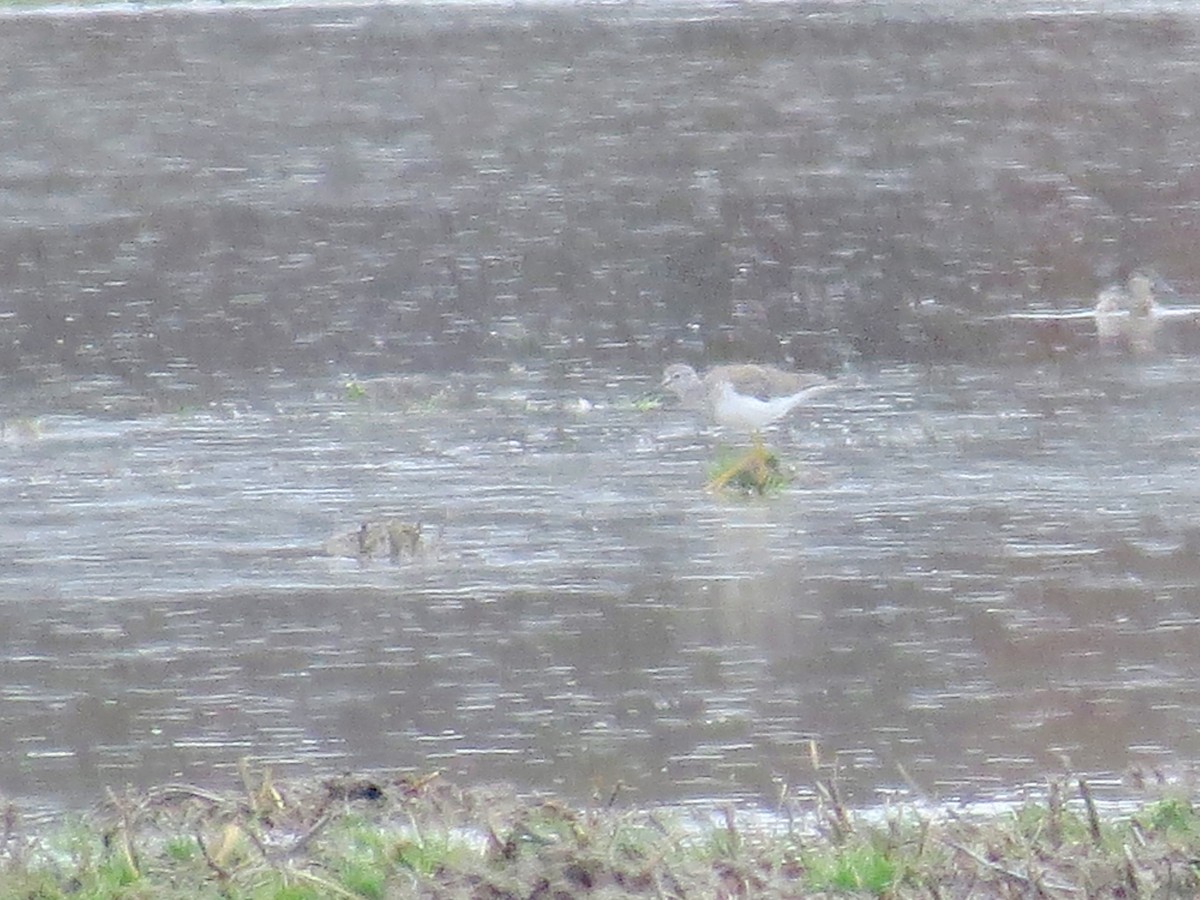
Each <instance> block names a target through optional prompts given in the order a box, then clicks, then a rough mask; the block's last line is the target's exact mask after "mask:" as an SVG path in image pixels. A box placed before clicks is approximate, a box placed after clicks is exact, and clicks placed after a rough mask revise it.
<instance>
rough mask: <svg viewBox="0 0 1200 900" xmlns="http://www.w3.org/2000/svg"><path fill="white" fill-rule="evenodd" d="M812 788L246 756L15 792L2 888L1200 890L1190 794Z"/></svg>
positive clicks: (102, 899)
mask: <svg viewBox="0 0 1200 900" xmlns="http://www.w3.org/2000/svg"><path fill="white" fill-rule="evenodd" d="M814 759H815V757H814ZM817 787H818V793H817V799H815V800H812V801H809V805H808V806H807V808H792V809H791V815H790V816H789V821H792V822H795V821H807V822H809V826H808V827H807V829H806V830H804V831H798V830H797V829H796V828H795V826H793V827H791V828H786V829H785V828H783V827H782V826H783V824H784V823H783V822H782V821H781V822H777V823H775V826H774V827H766V828H761V827H749V826H747V824H746V823H745V822H743V821H741V820H739V818H738V814H737V812H736V811H735V810H733V809H732V808H731V809H729V810H726V811H725V814H724V816H723V817H722V819H721V820H719V821H718V822H716V823H711V822H706V823H704V824H700V825H697V824H695V823H694V822H690V821H683V822H680V821H675V820H672V819H671V818H670V817H667V816H664V815H662V814H660V813H656V812H653V811H646V812H637V811H620V810H617V809H613V808H611V806H606V807H605V808H603V809H585V810H580V809H573V808H570V807H567V806H564V805H562V804H558V803H554V802H535V801H522V800H521V799H520V798H518V797H516V796H513V795H505V794H497V793H495V792H490V793H484V792H481V791H467V790H463V789H460V788H457V787H455V786H453V785H450V784H448V783H446V782H444V781H442V780H441V779H440V778H439V777H437V776H436V775H431V776H426V777H424V778H413V777H412V776H399V777H396V778H393V779H390V780H381V779H374V778H354V777H350V776H344V777H341V778H335V779H330V780H327V781H325V782H322V783H319V784H287V785H282V784H277V783H276V782H275V781H274V780H273V779H272V778H271V775H270V772H269V771H268V770H263V771H260V772H252V771H251V770H250V769H249V767H244V768H243V770H242V783H241V784H240V785H239V789H238V790H237V791H236V792H233V793H230V794H228V795H218V794H212V793H208V792H205V791H203V790H200V789H195V788H189V787H186V786H180V785H173V786H170V787H168V788H163V789H161V790H159V791H152V792H149V793H148V794H145V795H129V796H125V797H115V796H114V797H110V798H109V802H108V804H107V805H106V806H105V807H104V809H103V811H102V812H101V813H99V814H97V815H95V816H92V817H89V818H87V819H79V820H76V821H73V822H68V823H67V824H65V825H62V826H59V828H58V829H57V830H56V831H54V832H53V833H43V832H39V831H34V832H32V833H25V832H24V831H23V830H22V829H21V827H20V818H19V816H17V815H16V814H15V812H12V810H11V808H10V810H9V813H8V815H7V819H8V820H9V821H10V822H11V823H13V824H12V825H11V826H10V827H9V829H8V833H7V835H6V836H5V840H4V841H2V842H0V900H8V898H10V897H11V898H23V900H68V898H70V900H142V898H146V900H184V898H187V900H318V898H319V900H325V898H345V900H387V898H392V897H410V896H421V897H430V898H462V897H508V896H511V897H531V896H546V897H555V896H557V897H576V896H597V897H605V898H613V900H616V898H625V897H628V898H634V897H660V896H671V897H677V896H697V897H714V896H726V897H751V896H789V897H803V896H812V895H823V896H840V897H887V898H895V900H904V898H928V897H931V896H932V897H941V898H958V897H964V898H965V897H1018V896H1020V897H1024V896H1049V897H1060V896H1061V897H1069V896H1079V897H1122V896H1123V897H1193V896H1198V895H1200V871H1198V868H1197V866H1195V864H1194V861H1195V860H1196V859H1198V858H1200V828H1198V827H1197V824H1198V823H1197V817H1196V811H1195V809H1194V808H1193V806H1192V804H1191V803H1190V802H1188V800H1186V799H1184V798H1182V797H1178V798H1168V799H1156V800H1155V801H1153V802H1151V803H1148V804H1147V805H1146V806H1144V807H1143V808H1142V809H1141V810H1140V811H1138V812H1137V813H1136V814H1134V815H1133V816H1131V817H1128V818H1120V819H1114V818H1102V817H1100V816H1099V814H1098V812H1097V809H1096V805H1095V803H1094V802H1093V801H1092V799H1091V793H1090V790H1089V789H1088V788H1087V786H1086V784H1085V783H1084V782H1083V781H1075V782H1066V781H1063V782H1059V783H1056V784H1054V785H1051V786H1050V790H1049V792H1048V797H1047V799H1046V800H1045V801H1044V802H1030V803H1026V804H1024V805H1022V806H1020V807H1018V808H1016V809H1013V810H1011V811H1010V812H1008V813H1004V814H997V815H996V816H994V817H993V818H991V819H989V820H986V821H978V820H968V819H963V818H959V817H956V816H954V815H952V814H936V813H934V812H932V811H929V810H924V809H916V808H910V809H905V808H900V809H895V810H891V811H890V812H889V815H888V816H887V818H886V821H884V822H882V823H881V822H880V821H879V820H878V818H877V817H875V818H872V819H870V820H869V821H868V820H866V819H865V818H864V817H862V816H860V815H858V814H857V813H855V812H854V811H853V810H851V809H849V808H847V807H846V806H845V804H844V802H843V800H842V798H841V796H840V793H839V791H838V787H837V783H836V777H834V778H831V779H829V780H826V781H819V782H818V785H817ZM785 802H788V801H787V798H785ZM610 803H611V800H610Z"/></svg>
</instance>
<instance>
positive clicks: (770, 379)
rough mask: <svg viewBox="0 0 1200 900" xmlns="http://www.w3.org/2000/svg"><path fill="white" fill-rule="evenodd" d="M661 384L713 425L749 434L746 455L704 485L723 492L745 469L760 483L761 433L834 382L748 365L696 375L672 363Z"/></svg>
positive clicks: (763, 475) (764, 472)
mask: <svg viewBox="0 0 1200 900" xmlns="http://www.w3.org/2000/svg"><path fill="white" fill-rule="evenodd" d="M662 386H663V387H664V388H666V389H667V390H669V391H671V392H672V393H673V394H675V395H676V396H678V397H679V399H680V400H681V401H682V402H683V404H684V405H685V406H687V407H689V408H691V409H699V410H703V411H704V412H706V413H708V415H709V416H711V417H712V419H713V421H715V422H716V423H717V424H718V425H723V426H725V427H727V428H732V429H734V430H737V431H744V432H748V433H749V434H750V435H751V436H752V438H753V447H752V448H751V450H750V452H749V453H748V454H747V455H746V456H745V457H743V458H742V459H741V460H740V461H739V462H738V463H736V464H735V465H733V466H730V467H729V468H728V469H726V470H725V471H724V472H722V473H721V474H720V475H718V476H717V477H716V478H714V479H713V480H712V481H711V482H710V483H709V486H710V487H713V488H722V487H724V486H725V485H726V484H728V483H729V481H730V480H731V479H733V478H734V477H736V476H737V475H738V474H740V473H742V472H746V471H753V473H754V475H755V476H756V478H757V481H756V483H757V484H762V483H764V482H765V481H766V479H767V477H768V467H769V459H770V456H769V454H768V453H767V450H766V448H765V447H764V446H763V442H762V434H761V431H762V429H763V428H766V427H767V426H768V425H770V424H771V423H772V422H777V421H778V420H779V419H782V418H783V417H784V416H786V415H787V414H788V413H790V412H791V411H792V410H793V409H795V408H796V407H797V406H801V405H803V404H804V403H806V402H808V401H809V400H811V399H812V398H813V397H815V396H817V395H818V394H821V393H824V392H825V391H828V390H831V389H833V388H835V387H837V383H836V382H834V381H832V380H830V379H829V378H826V377H825V376H824V375H818V374H815V373H810V372H785V371H784V370H783V369H777V368H775V367H774V366H760V365H755V364H753V363H746V364H742V365H730V366H714V367H713V368H711V369H709V370H708V371H707V372H705V373H704V376H703V377H701V376H700V375H698V374H697V373H696V370H695V369H693V368H692V367H691V366H689V365H686V364H684V363H675V364H673V365H670V366H667V369H666V371H665V372H664V373H663V380H662Z"/></svg>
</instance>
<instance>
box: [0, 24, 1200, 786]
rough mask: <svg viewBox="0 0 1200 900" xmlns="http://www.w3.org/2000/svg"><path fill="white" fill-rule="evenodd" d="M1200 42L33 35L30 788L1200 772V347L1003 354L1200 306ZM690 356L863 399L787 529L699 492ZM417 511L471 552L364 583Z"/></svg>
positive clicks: (11, 280) (1097, 36)
mask: <svg viewBox="0 0 1200 900" xmlns="http://www.w3.org/2000/svg"><path fill="white" fill-rule="evenodd" d="M1198 26H1200V19H1196V18H1192V17H1189V16H1187V15H1183V14H1179V13H1175V12H1172V11H1170V10H1169V9H1167V10H1166V11H1161V10H1160V9H1158V8H1155V7H1136V8H1130V9H1129V10H1128V11H1127V12H1125V13H1121V14H1115V13H1110V14H1107V15H1105V16H1097V15H1085V14H1082V13H1079V12H1078V11H1076V12H1058V13H1047V12H1041V13H1037V14H1035V13H1027V12H1023V11H1021V10H1020V9H1019V8H1013V9H1010V10H1008V11H1007V12H1006V13H1005V14H1004V15H991V16H971V17H962V16H955V15H953V14H942V15H938V14H935V12H931V11H930V9H929V8H927V7H913V6H905V5H897V6H895V7H888V6H886V5H881V6H873V7H869V8H868V7H861V8H857V11H851V10H848V9H845V8H843V7H842V6H839V5H837V4H831V5H826V6H820V5H812V6H803V7H788V8H786V9H785V8H776V7H755V6H739V7H724V6H706V5H687V6H683V5H681V6H672V5H664V6H657V5H656V6H653V7H651V6H643V5H638V4H632V5H623V6H619V7H618V6H614V7H601V6H581V7H572V8H569V9H567V8H555V7H549V8H536V7H518V8H514V9H501V8H492V7H452V8H450V7H447V8H438V7H428V6H415V5H414V6H376V5H373V6H369V7H368V6H361V7H360V6H341V7H331V8H305V9H271V10H266V9H227V8H220V9H208V8H194V9H173V10H153V9H141V8H132V7H131V8H129V9H121V10H111V11H107V12H99V13H88V14H84V13H78V12H75V13H68V12H43V13H31V14H15V13H14V14H10V15H8V16H7V17H6V18H5V19H4V22H3V28H0V52H3V54H4V58H5V59H6V60H8V61H9V66H8V67H7V68H6V69H5V70H4V71H3V73H2V74H0V80H2V81H3V90H0V379H2V381H0V384H2V386H3V392H2V395H0V420H2V421H3V423H4V429H3V432H2V434H0V509H2V510H3V513H2V514H0V793H2V794H3V795H4V796H6V797H12V798H16V799H19V800H21V801H23V802H28V803H31V804H35V805H42V806H54V805H59V804H71V803H80V802H89V801H90V800H92V799H94V798H95V797H96V796H97V794H98V792H99V791H100V789H101V788H102V787H103V786H104V785H117V786H119V785H123V784H125V783H136V784H152V783H158V782H163V781H171V780H177V779H188V780H191V781H197V782H202V783H203V782H207V781H212V780H218V779H228V778H231V777H233V772H234V770H235V767H236V763H237V760H238V759H239V758H241V757H244V756H251V757H254V758H255V759H258V760H263V761H266V762H268V763H270V764H272V765H273V766H274V767H275V768H276V770H277V771H283V772H285V773H288V774H308V773H314V772H325V771H340V770H345V769H360V768H389V769H394V768H412V769H414V770H420V771H426V770H430V769H440V770H443V771H444V772H446V773H447V775H449V776H451V777H453V778H455V779H457V780H464V781H475V782H488V781H493V780H505V781H511V782H513V783H515V784H516V785H518V786H519V787H520V788H522V789H525V790H530V791H539V790H554V791H559V792H562V793H565V794H567V795H570V796H573V797H577V798H582V797H587V796H588V795H589V794H590V793H591V792H592V791H593V790H596V789H599V790H601V791H603V792H605V793H607V792H608V791H609V790H611V789H612V787H613V785H615V784H616V783H618V782H622V783H624V784H625V785H627V786H628V787H629V788H630V789H631V793H630V794H629V796H630V797H632V798H633V799H634V800H635V801H636V802H641V803H650V802H660V801H661V802H673V803H690V802H696V803H711V802H712V801H714V800H725V799H735V800H739V801H745V802H747V803H753V804H762V805H767V806H769V805H771V804H772V803H773V802H775V801H776V800H777V799H778V797H779V796H780V793H781V792H782V791H785V790H787V791H790V792H792V793H793V794H794V793H797V792H799V793H803V792H805V791H807V790H809V789H810V786H811V781H812V779H811V771H810V762H809V742H810V740H815V741H817V742H818V743H819V744H820V746H821V747H822V749H823V752H824V754H825V755H826V756H827V757H828V758H833V757H835V756H836V757H837V758H839V759H840V765H841V768H842V780H843V782H844V784H845V785H846V787H847V790H848V793H849V794H850V795H851V796H852V797H853V799H854V800H855V801H857V802H861V803H870V802H873V801H875V800H877V799H878V798H879V797H880V796H882V795H886V794H890V793H892V792H896V791H900V792H905V793H908V794H910V795H918V796H926V797H930V798H934V799H947V798H959V797H962V798H979V797H991V796H996V795H1004V794H1006V793H1008V792H1010V791H1012V790H1014V789H1018V788H1019V787H1020V786H1021V785H1024V784H1028V783H1035V782H1037V781H1038V780H1039V779H1041V778H1042V776H1043V775H1044V774H1046V773H1049V772H1059V771H1061V770H1062V769H1063V768H1064V767H1066V766H1070V767H1073V768H1074V769H1075V770H1078V771H1081V772H1085V773H1087V774H1089V775H1091V776H1093V777H1094V778H1095V779H1096V780H1097V783H1098V784H1099V785H1100V786H1102V787H1103V786H1105V785H1107V787H1108V789H1109V790H1110V791H1111V792H1112V793H1119V792H1120V791H1121V787H1120V777H1121V773H1122V772H1123V771H1124V770H1125V769H1127V768H1128V767H1130V766H1133V765H1150V766H1163V767H1165V768H1168V769H1171V770H1178V769H1187V768H1189V767H1190V766H1192V765H1193V764H1194V763H1195V762H1196V761H1198V760H1200V738H1198V737H1197V734H1200V729H1198V728H1197V725H1198V723H1200V701H1197V698H1196V695H1195V691H1194V684H1195V677H1196V673H1197V669H1198V667H1200V649H1197V648H1200V640H1198V639H1197V638H1198V637H1200V634H1198V633H1200V611H1198V607H1197V603H1200V591H1198V590H1197V583H1198V580H1200V559H1198V558H1197V554H1198V553H1200V520H1198V519H1197V509H1198V504H1200V483H1198V482H1197V480H1196V478H1195V475H1194V473H1195V469H1196V465H1195V464H1196V459H1197V451H1198V449H1200V411H1198V410H1197V409H1196V403H1195V398H1196V388H1195V385H1196V384H1197V382H1198V381H1200V352H1198V351H1200V326H1198V325H1197V323H1195V322H1193V321H1190V320H1188V319H1180V320H1178V321H1174V322H1172V323H1171V324H1170V326H1169V327H1165V328H1164V329H1163V330H1162V333H1161V334H1159V335H1158V336H1157V342H1156V345H1155V347H1154V348H1153V350H1152V351H1150V352H1144V353H1139V354H1128V353H1122V352H1121V351H1120V350H1119V349H1118V348H1102V347H1099V346H1098V344H1097V341H1096V336H1095V328H1094V324H1093V323H1092V322H1090V321H1088V320H1064V321H1063V322H1062V323H1060V324H1059V325H1055V327H1053V328H1046V327H1042V325H1040V324H1037V323H1032V322H1029V321H1024V320H1009V319H1004V318H997V317H998V316H1003V315H1004V314H1006V313H1009V312H1016V311H1022V310H1028V309H1030V308H1037V309H1048V310H1053V309H1064V308H1075V307H1081V306H1087V305H1090V303H1091V302H1092V298H1093V297H1094V296H1095V293H1096V291H1097V290H1098V289H1099V288H1100V287H1102V286H1103V285H1104V284H1106V283H1107V282H1109V281H1112V280H1116V279H1119V278H1123V277H1124V276H1125V275H1126V274H1128V272H1129V270H1130V269H1131V268H1133V267H1135V266H1139V267H1146V268H1150V269H1153V270H1154V271H1155V272H1156V274H1157V275H1158V276H1159V279H1160V282H1161V283H1162V284H1169V285H1171V286H1173V287H1174V289H1175V292H1174V294H1172V293H1171V292H1170V291H1169V290H1164V291H1163V296H1161V297H1160V299H1161V301H1162V302H1163V303H1164V304H1173V303H1177V304H1181V303H1185V302H1194V298H1195V296H1196V295H1197V294H1200V290H1197V286H1198V285H1200V261H1198V260H1197V259H1196V256H1195V250H1194V248H1195V247H1196V246H1197V239H1198V238H1200V169H1198V168H1197V165H1196V163H1195V159H1194V157H1195V153H1194V151H1195V148H1196V147H1197V146H1200V117H1197V116H1196V99H1195V98H1197V97H1200V61H1198V60H1200V54H1198V53H1197V50H1198V49H1200V46H1198V44H1200V42H1198V41H1197V27H1198ZM1060 326H1061V327H1060ZM679 359H683V360H687V361H689V362H693V363H696V364H708V363H712V362H717V361H722V360H725V359H757V360H762V361H768V362H775V363H778V364H781V365H787V366H790V367H797V368H814V369H820V370H823V371H826V372H830V373H834V374H838V375H840V376H842V377H844V378H845V381H846V387H845V389H844V390H842V391H840V392H838V393H836V394H829V395H826V396H823V397H822V398H821V399H820V400H819V401H818V402H817V404H816V405H815V407H814V408H813V409H811V410H809V411H805V412H801V413H797V414H795V415H794V416H792V417H791V418H790V419H789V420H788V421H787V422H786V423H785V424H784V425H782V426H781V427H779V428H777V429H776V430H775V432H774V433H773V434H772V435H771V437H770V440H771V443H772V445H773V446H774V447H775V448H776V449H777V450H778V451H779V452H780V453H781V454H782V455H783V457H784V458H785V459H786V460H788V461H789V462H790V463H792V464H793V465H795V466H796V468H797V476H796V479H795V481H794V482H793V483H792V485H791V486H790V487H789V488H788V490H787V491H785V492H784V493H783V494H782V495H781V496H778V497H774V498H770V499H767V500H755V501H748V500H738V499H733V498H727V497H718V496H713V495H712V494H710V493H707V492H705V491H704V489H703V484H704V480H705V477H706V471H707V467H708V465H709V463H710V462H711V460H712V458H713V456H714V453H715V449H716V447H717V446H718V445H719V444H728V443H736V442H737V441H738V440H739V439H738V437H737V436H735V435H722V434H720V433H719V432H717V431H716V430H714V429H712V428H710V427H709V426H708V425H707V424H706V423H705V422H703V421H702V420H700V419H698V418H697V417H696V415H695V414H693V413H691V412H688V411H686V410H681V409H676V408H672V407H670V406H667V407H664V408H646V405H645V404H643V403H641V402H639V400H640V399H641V398H642V397H643V396H644V395H645V394H646V392H647V391H650V390H652V389H653V388H654V387H655V386H656V385H657V383H658V379H659V377H660V374H661V371H662V367H663V365H664V364H665V363H667V362H670V361H674V360H679ZM380 376H386V378H387V380H378V379H379V377H380ZM381 517H394V518H396V519H397V520H403V521H408V522H413V523H416V522H419V523H420V524H421V534H422V546H421V548H420V549H419V551H418V552H417V553H416V554H413V555H412V556H411V557H410V556H409V555H405V556H404V557H403V558H401V559H399V560H397V561H395V562H393V561H390V560H388V559H387V558H386V557H385V558H377V559H371V560H368V561H359V560H356V559H353V558H340V557H336V556H329V555H327V554H324V553H323V552H322V545H323V544H324V542H325V541H326V540H327V539H328V538H329V537H330V536H331V535H333V534H335V533H338V532H345V533H348V534H353V533H354V530H355V529H356V528H357V527H358V525H359V523H360V522H362V521H363V520H365V519H378V518H381Z"/></svg>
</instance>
